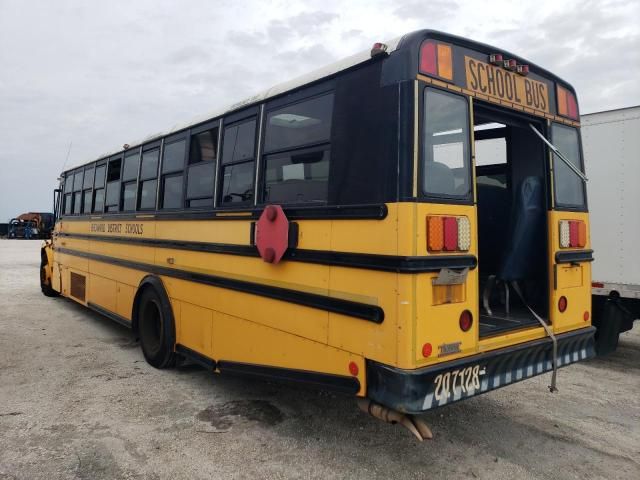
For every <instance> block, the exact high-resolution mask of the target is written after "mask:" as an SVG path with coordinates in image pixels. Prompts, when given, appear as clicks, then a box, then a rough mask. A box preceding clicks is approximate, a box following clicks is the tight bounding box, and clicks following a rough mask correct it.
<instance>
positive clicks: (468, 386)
mask: <svg viewBox="0 0 640 480" xmlns="http://www.w3.org/2000/svg"><path fill="white" fill-rule="evenodd" d="M433 383H434V384H435V386H436V388H435V392H434V393H435V398H436V401H440V400H448V399H449V397H450V396H451V395H453V394H454V393H455V391H456V388H459V389H460V390H461V391H462V393H473V392H474V391H476V390H477V389H479V388H480V365H474V366H472V367H467V368H461V369H459V370H451V371H450V372H446V373H441V374H439V375H438V376H437V377H436V378H435V380H434V382H433Z"/></svg>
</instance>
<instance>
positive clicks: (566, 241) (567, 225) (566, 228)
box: [560, 220, 587, 248]
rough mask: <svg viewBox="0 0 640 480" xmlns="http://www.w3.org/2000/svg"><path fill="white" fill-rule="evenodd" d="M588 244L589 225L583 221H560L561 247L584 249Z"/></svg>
mask: <svg viewBox="0 0 640 480" xmlns="http://www.w3.org/2000/svg"><path fill="white" fill-rule="evenodd" d="M586 244H587V225H586V224H585V223H584V222H583V221H582V220H560V247H561V248H583V247H584V246H585V245H586Z"/></svg>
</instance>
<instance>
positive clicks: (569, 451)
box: [0, 240, 640, 480]
mask: <svg viewBox="0 0 640 480" xmlns="http://www.w3.org/2000/svg"><path fill="white" fill-rule="evenodd" d="M39 246H40V242H39V241H19V240H18V241H9V240H3V241H0V265H1V266H2V268H1V269H0V479H13V478H20V479H47V480H51V479H57V478H82V479H102V478H105V479H106V478H109V479H110V478H141V479H142V478H144V479H146V478H149V479H156V478H157V479H164V478H173V479H180V478H189V479H192V478H251V479H254V478H270V479H271V478H323V479H324V478H487V479H489V478H490V479H501V478H505V479H506V478H508V479H512V478H549V479H564V478H576V479H586V478H607V479H610V478H630V479H631V478H633V479H637V478H640V473H639V472H640V463H639V462H640V460H639V459H640V456H639V453H640V376H639V373H640V330H639V329H638V328H637V327H636V329H634V330H633V331H631V332H627V333H625V334H623V335H622V337H621V340H620V348H619V350H618V351H617V352H616V353H614V354H612V355H610V356H609V357H606V358H603V359H595V360H591V361H589V362H585V363H581V364H578V365H573V366H570V367H567V368H565V369H562V370H560V373H559V377H558V380H559V384H558V385H559V388H560V392H559V393H558V394H555V395H552V394H550V393H548V391H547V389H546V385H547V384H548V383H549V375H544V376H541V377H537V378H533V379H530V380H527V381H524V382H521V383H519V384H516V385H513V386H511V387H508V388H504V389H501V390H498V391H496V392H492V393H488V394H486V395H482V396H480V397H476V398H473V399H470V400H467V401H465V402H461V403H459V404H455V405H452V406H449V407H445V408H443V409H440V410H436V411H433V412H431V413H429V414H427V415H425V416H424V419H425V421H426V422H427V423H428V424H429V425H431V427H432V429H433V431H434V434H435V438H434V440H433V441H429V442H424V443H418V442H416V441H415V440H414V439H413V438H412V437H411V436H410V435H409V434H408V433H407V432H406V431H404V430H403V429H402V428H401V427H394V426H389V425H386V424H384V423H382V422H380V421H377V420H374V419H372V418H370V417H368V416H366V415H365V414H363V413H361V412H360V411H359V410H357V408H356V405H355V402H354V400H353V398H349V397H344V396H340V395H334V394H330V393H325V392H318V391H314V390H311V389H304V388H297V387H293V386H283V385H278V384H271V383H262V382H255V381H251V380H245V379H240V378H231V377H222V376H215V375H211V374H209V373H207V372H205V371H204V370H202V369H200V368H198V367H195V366H187V367H181V368H179V369H175V370H170V371H159V370H155V369H154V368H152V367H150V366H149V365H147V364H146V363H145V361H144V359H143V357H142V353H141V351H140V349H139V347H138V345H137V343H136V342H135V340H134V339H133V338H132V336H131V334H130V332H129V331H128V330H127V329H125V328H123V327H121V326H119V325H117V324H115V323H112V322H110V321H109V320H107V319H104V318H102V317H100V316H98V315H96V314H94V313H92V312H90V311H89V310H87V309H85V308H83V307H81V306H78V305H76V304H75V303H73V302H71V301H69V300H65V299H60V298H57V299H51V298H46V297H44V296H43V295H41V293H40V290H39V285H38V263H39V260H38V259H39V252H38V249H39Z"/></svg>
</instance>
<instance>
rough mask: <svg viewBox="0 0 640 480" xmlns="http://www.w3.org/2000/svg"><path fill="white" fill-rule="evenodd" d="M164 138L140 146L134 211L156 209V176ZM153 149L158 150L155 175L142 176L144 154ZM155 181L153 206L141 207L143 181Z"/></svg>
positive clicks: (157, 189) (158, 171)
mask: <svg viewBox="0 0 640 480" xmlns="http://www.w3.org/2000/svg"><path fill="white" fill-rule="evenodd" d="M163 142H164V140H158V141H155V142H151V143H147V144H145V145H142V146H141V147H140V165H139V169H138V188H137V190H136V211H138V212H155V211H157V210H158V195H159V188H158V187H159V185H158V176H159V175H160V161H161V159H162V146H163ZM153 150H157V151H158V162H157V163H156V172H155V176H150V177H143V176H142V162H143V161H144V154H145V153H147V152H151V151H153ZM150 181H155V182H156V191H155V195H154V197H155V199H154V202H153V207H151V208H142V207H141V205H140V203H141V202H142V187H143V184H144V183H145V182H150Z"/></svg>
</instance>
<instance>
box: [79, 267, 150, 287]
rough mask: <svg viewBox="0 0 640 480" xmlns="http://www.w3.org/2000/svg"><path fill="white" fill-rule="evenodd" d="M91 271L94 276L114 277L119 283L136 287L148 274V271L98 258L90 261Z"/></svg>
mask: <svg viewBox="0 0 640 480" xmlns="http://www.w3.org/2000/svg"><path fill="white" fill-rule="evenodd" d="M89 272H90V273H91V276H92V277H93V275H98V276H99V277H103V278H110V279H114V280H117V281H118V282H119V283H123V284H125V285H129V286H131V287H136V288H137V287H138V285H140V282H141V281H142V279H143V278H144V277H145V275H147V273H146V272H143V271H141V270H133V269H131V268H125V267H120V266H118V265H112V264H110V263H104V262H100V261H98V260H90V261H89Z"/></svg>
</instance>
